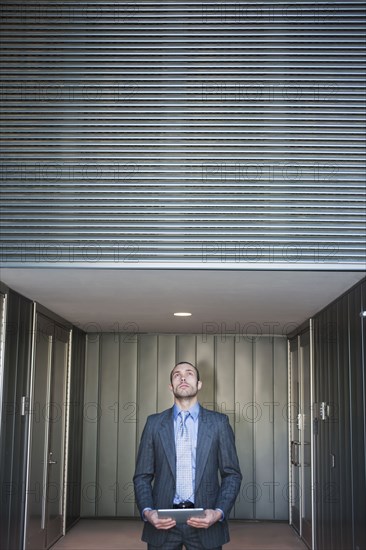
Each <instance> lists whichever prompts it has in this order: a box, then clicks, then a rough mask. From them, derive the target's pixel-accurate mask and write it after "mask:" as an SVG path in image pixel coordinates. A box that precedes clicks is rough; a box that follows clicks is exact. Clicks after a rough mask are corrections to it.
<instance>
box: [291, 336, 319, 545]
mask: <svg viewBox="0 0 366 550" xmlns="http://www.w3.org/2000/svg"><path fill="white" fill-rule="evenodd" d="M289 359H290V361H289V364H290V397H291V399H290V402H291V415H290V420H291V422H290V446H291V449H290V454H291V466H290V468H291V471H290V475H291V524H292V526H293V527H294V528H295V529H296V531H297V532H298V533H299V535H300V536H301V538H302V539H303V540H304V541H305V542H306V544H307V545H308V546H309V548H312V506H313V502H312V459H311V457H312V441H311V437H312V430H311V423H312V416H311V403H312V396H311V348H310V331H307V332H305V333H303V334H301V335H299V336H297V337H296V338H293V339H292V340H291V341H290V344H289Z"/></svg>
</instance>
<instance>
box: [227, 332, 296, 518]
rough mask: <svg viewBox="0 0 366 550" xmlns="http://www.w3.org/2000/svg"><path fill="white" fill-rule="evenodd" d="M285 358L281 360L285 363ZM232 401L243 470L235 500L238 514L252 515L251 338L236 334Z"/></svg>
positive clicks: (237, 443)
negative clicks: (234, 407) (237, 415)
mask: <svg viewBox="0 0 366 550" xmlns="http://www.w3.org/2000/svg"><path fill="white" fill-rule="evenodd" d="M286 362H287V361H285V363H284V364H286ZM235 364H236V369H235V380H234V384H235V401H236V402H237V403H238V409H239V410H238V414H239V419H238V422H237V423H236V424H235V435H236V448H237V451H238V456H239V461H240V467H241V471H242V474H243V481H242V485H241V492H240V495H239V497H238V499H237V502H236V504H235V513H236V515H237V517H239V518H246V519H254V517H255V511H254V499H253V497H252V494H253V473H254V423H253V419H252V410H253V409H252V403H253V389H254V388H253V342H252V340H250V339H248V338H240V339H239V340H238V341H236V343H235Z"/></svg>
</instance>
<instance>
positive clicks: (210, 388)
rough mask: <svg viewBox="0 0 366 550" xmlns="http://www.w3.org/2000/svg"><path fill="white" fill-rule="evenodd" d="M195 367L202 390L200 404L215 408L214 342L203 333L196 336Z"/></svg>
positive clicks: (212, 338)
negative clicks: (197, 367) (197, 369)
mask: <svg viewBox="0 0 366 550" xmlns="http://www.w3.org/2000/svg"><path fill="white" fill-rule="evenodd" d="M196 344H197V357H196V365H199V371H200V377H201V380H202V389H201V391H200V402H201V403H202V405H203V406H204V407H207V408H208V409H214V407H215V375H214V368H215V340H214V337H213V336H211V335H206V334H204V333H202V334H200V335H197V339H196Z"/></svg>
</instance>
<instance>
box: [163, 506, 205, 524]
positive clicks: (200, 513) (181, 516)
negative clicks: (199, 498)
mask: <svg viewBox="0 0 366 550" xmlns="http://www.w3.org/2000/svg"><path fill="white" fill-rule="evenodd" d="M158 516H159V518H172V519H175V521H176V522H177V523H186V521H187V519H189V518H192V517H193V516H196V517H200V518H204V517H205V512H204V509H203V508H168V509H165V510H158Z"/></svg>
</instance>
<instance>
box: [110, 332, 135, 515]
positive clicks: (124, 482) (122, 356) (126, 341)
mask: <svg viewBox="0 0 366 550" xmlns="http://www.w3.org/2000/svg"><path fill="white" fill-rule="evenodd" d="M119 369H120V371H119V400H118V411H119V414H118V453H117V460H118V463H117V483H116V491H117V495H116V496H117V516H132V515H133V514H134V502H135V497H134V492H133V483H132V476H133V472H134V469H135V459H136V426H137V418H138V405H139V404H138V403H137V399H136V392H137V338H136V337H134V338H133V339H131V338H130V337H126V336H125V335H123V334H121V335H120V345H119Z"/></svg>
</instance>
